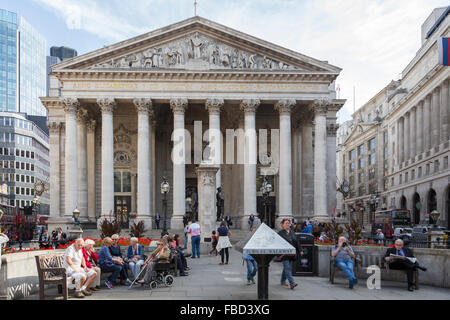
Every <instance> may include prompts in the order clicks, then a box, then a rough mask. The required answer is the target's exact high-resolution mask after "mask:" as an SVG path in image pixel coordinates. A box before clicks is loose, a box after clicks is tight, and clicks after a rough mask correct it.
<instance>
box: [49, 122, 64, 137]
mask: <svg viewBox="0 0 450 320" xmlns="http://www.w3.org/2000/svg"><path fill="white" fill-rule="evenodd" d="M47 127H48V130H49V132H50V133H52V134H53V133H56V134H58V133H59V131H60V129H61V122H56V121H47Z"/></svg>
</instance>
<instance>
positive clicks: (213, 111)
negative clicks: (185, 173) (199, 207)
mask: <svg viewBox="0 0 450 320" xmlns="http://www.w3.org/2000/svg"><path fill="white" fill-rule="evenodd" d="M223 104H224V101H223V99H207V100H206V103H205V107H206V110H208V113H209V146H210V148H211V160H212V163H213V164H214V165H216V166H218V168H219V170H218V171H217V173H216V189H217V188H219V187H220V186H221V185H222V181H221V180H222V179H221V170H220V167H221V165H222V133H221V131H220V112H221V111H222V108H223Z"/></svg>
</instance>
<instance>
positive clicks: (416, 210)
mask: <svg viewBox="0 0 450 320" xmlns="http://www.w3.org/2000/svg"><path fill="white" fill-rule="evenodd" d="M421 208H422V203H421V202H420V196H419V194H418V193H415V194H414V196H413V221H414V224H419V223H420V209H421Z"/></svg>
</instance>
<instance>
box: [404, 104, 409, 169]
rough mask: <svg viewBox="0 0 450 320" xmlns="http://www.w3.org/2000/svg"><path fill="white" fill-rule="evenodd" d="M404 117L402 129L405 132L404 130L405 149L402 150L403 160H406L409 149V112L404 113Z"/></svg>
mask: <svg viewBox="0 0 450 320" xmlns="http://www.w3.org/2000/svg"><path fill="white" fill-rule="evenodd" d="M404 119H405V128H404V130H405V132H404V139H405V140H404V141H405V146H404V148H405V151H404V152H405V161H406V162H408V160H409V156H410V155H409V150H410V149H409V120H410V114H409V112H408V113H406V114H405V117H404Z"/></svg>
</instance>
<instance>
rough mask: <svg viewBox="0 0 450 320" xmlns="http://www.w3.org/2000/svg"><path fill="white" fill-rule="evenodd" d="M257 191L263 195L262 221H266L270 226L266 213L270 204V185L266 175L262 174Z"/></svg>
mask: <svg viewBox="0 0 450 320" xmlns="http://www.w3.org/2000/svg"><path fill="white" fill-rule="evenodd" d="M259 191H260V192H261V193H262V195H263V205H264V222H266V223H267V225H269V226H270V221H269V220H270V219H269V214H268V212H267V211H268V210H267V209H268V207H269V206H270V199H269V195H270V193H271V192H272V185H271V184H270V183H269V181H268V179H267V176H264V181H263V183H262V185H261V188H260V189H259Z"/></svg>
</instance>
